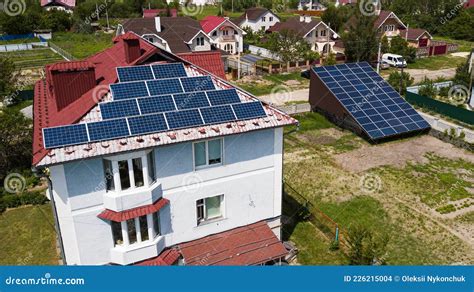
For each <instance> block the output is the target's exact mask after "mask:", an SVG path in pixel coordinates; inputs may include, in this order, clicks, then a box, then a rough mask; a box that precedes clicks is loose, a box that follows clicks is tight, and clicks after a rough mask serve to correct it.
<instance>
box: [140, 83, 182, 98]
mask: <svg viewBox="0 0 474 292" xmlns="http://www.w3.org/2000/svg"><path fill="white" fill-rule="evenodd" d="M147 85H148V89H149V90H150V95H162V94H171V93H181V92H183V89H182V88H181V84H179V80H178V79H160V80H150V81H147Z"/></svg>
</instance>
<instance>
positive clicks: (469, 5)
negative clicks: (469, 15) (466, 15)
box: [464, 0, 474, 9]
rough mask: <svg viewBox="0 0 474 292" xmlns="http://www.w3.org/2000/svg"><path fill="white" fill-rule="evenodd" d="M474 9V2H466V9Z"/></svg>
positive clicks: (466, 0) (470, 0)
mask: <svg viewBox="0 0 474 292" xmlns="http://www.w3.org/2000/svg"><path fill="white" fill-rule="evenodd" d="M471 7H474V0H464V8H466V9H467V8H471Z"/></svg>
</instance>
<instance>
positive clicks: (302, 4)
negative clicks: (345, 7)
mask: <svg viewBox="0 0 474 292" xmlns="http://www.w3.org/2000/svg"><path fill="white" fill-rule="evenodd" d="M298 10H299V11H324V10H326V6H324V5H323V4H321V3H320V1H318V0H300V1H299V2H298Z"/></svg>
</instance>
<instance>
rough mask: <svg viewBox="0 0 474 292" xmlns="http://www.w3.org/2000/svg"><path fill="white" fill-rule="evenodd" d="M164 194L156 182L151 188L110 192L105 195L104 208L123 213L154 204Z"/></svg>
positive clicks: (159, 184)
mask: <svg viewBox="0 0 474 292" xmlns="http://www.w3.org/2000/svg"><path fill="white" fill-rule="evenodd" d="M162 194H163V190H162V186H161V183H158V182H154V183H153V184H151V185H150V186H149V187H140V188H134V189H129V190H124V191H108V192H107V193H105V195H104V207H105V208H106V209H109V210H112V211H115V212H121V211H125V210H129V209H133V208H137V207H141V206H145V205H150V204H153V203H154V202H155V201H156V200H157V199H158V198H160V197H161V196H162Z"/></svg>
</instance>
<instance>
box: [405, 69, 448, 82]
mask: <svg viewBox="0 0 474 292" xmlns="http://www.w3.org/2000/svg"><path fill="white" fill-rule="evenodd" d="M405 72H407V73H409V74H410V75H411V77H413V78H414V79H415V83H419V82H421V81H423V79H424V78H425V77H426V78H429V79H431V80H435V79H437V78H440V77H442V78H445V79H451V78H453V77H454V75H456V68H449V69H440V70H427V69H405Z"/></svg>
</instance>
